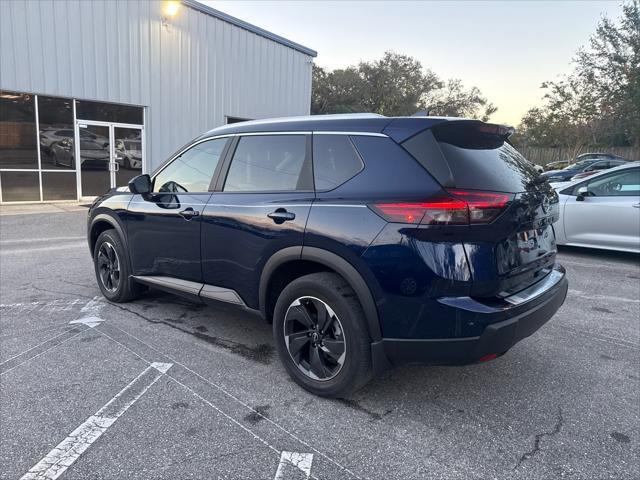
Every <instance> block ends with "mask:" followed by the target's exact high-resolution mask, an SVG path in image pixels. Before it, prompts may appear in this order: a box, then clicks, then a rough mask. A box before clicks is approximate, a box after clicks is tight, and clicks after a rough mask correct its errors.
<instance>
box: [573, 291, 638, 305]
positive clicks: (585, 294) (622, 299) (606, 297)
mask: <svg viewBox="0 0 640 480" xmlns="http://www.w3.org/2000/svg"><path fill="white" fill-rule="evenodd" d="M569 294H571V295H575V296H577V297H582V298H590V299H593V300H611V301H613V302H626V303H640V299H638V298H626V297H613V296H610V295H596V294H594V293H588V292H583V291H582V290H572V289H569Z"/></svg>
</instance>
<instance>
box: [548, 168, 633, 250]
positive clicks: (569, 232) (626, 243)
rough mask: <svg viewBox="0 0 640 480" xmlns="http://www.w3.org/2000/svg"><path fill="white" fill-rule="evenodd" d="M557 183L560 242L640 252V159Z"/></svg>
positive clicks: (556, 229) (557, 229)
mask: <svg viewBox="0 0 640 480" xmlns="http://www.w3.org/2000/svg"><path fill="white" fill-rule="evenodd" d="M554 187H555V188H556V189H557V190H558V191H559V197H560V220H559V222H558V223H557V224H556V225H555V231H556V236H557V242H558V244H559V245H574V246H579V247H591V248H602V249H606V250H620V251H625V252H636V253H640V162H633V163H629V162H625V163H624V164H623V165H622V166H619V167H616V168H612V169H611V170H607V171H605V172H598V173H596V174H594V175H592V176H591V177H589V178H586V179H581V180H578V181H574V182H571V183H569V184H560V185H554Z"/></svg>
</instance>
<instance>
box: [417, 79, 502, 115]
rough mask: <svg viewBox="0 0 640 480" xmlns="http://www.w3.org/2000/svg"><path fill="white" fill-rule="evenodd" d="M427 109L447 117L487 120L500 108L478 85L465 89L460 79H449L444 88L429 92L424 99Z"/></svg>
mask: <svg viewBox="0 0 640 480" xmlns="http://www.w3.org/2000/svg"><path fill="white" fill-rule="evenodd" d="M423 105H424V107H425V109H426V110H429V112H430V113H432V114H436V115H442V116H446V117H469V118H480V119H481V120H482V121H484V122H486V121H487V120H489V118H490V117H491V115H493V114H494V113H495V112H496V111H497V110H498V109H497V107H495V106H494V105H493V104H492V103H490V102H489V101H488V100H487V99H486V98H484V97H483V96H482V92H480V90H479V89H478V88H477V87H471V88H470V89H468V90H467V89H465V87H464V85H462V81H461V80H459V79H453V78H452V79H449V80H447V82H446V83H445V85H444V86H443V87H442V88H438V89H434V90H432V91H430V92H428V93H427V94H426V95H425V98H424V99H423Z"/></svg>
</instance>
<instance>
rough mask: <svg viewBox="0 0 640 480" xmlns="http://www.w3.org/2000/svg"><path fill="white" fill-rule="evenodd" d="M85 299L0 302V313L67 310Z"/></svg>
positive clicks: (82, 302)
mask: <svg viewBox="0 0 640 480" xmlns="http://www.w3.org/2000/svg"><path fill="white" fill-rule="evenodd" d="M84 303H85V300H82V299H80V298H74V299H73V300H62V299H56V300H51V301H48V302H47V301H38V302H18V303H1V304H0V311H2V315H8V314H10V313H11V314H17V313H21V314H26V313H33V312H38V311H43V312H47V313H53V312H67V311H69V310H71V309H72V308H73V307H75V306H76V305H79V304H84Z"/></svg>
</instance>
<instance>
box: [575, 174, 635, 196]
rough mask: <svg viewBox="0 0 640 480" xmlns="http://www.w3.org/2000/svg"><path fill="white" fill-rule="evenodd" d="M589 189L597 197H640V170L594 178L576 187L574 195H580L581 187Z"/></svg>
mask: <svg viewBox="0 0 640 480" xmlns="http://www.w3.org/2000/svg"><path fill="white" fill-rule="evenodd" d="M585 186H586V187H587V190H588V191H589V193H590V194H591V195H593V196H596V197H632V196H638V195H640V170H638V169H634V170H626V171H624V172H617V173H615V174H612V175H604V176H602V177H599V178H594V179H593V180H590V181H588V182H585V183H581V184H580V185H576V186H575V187H574V190H573V194H574V195H577V194H578V189H579V188H580V187H585Z"/></svg>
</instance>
